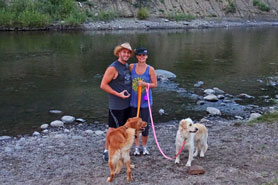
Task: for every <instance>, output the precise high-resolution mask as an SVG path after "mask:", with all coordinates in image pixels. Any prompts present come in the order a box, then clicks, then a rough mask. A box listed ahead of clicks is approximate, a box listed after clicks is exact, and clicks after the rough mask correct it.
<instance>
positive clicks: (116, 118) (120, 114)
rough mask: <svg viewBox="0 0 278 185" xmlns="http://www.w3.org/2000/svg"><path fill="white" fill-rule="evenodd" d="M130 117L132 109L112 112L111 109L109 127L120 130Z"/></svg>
mask: <svg viewBox="0 0 278 185" xmlns="http://www.w3.org/2000/svg"><path fill="white" fill-rule="evenodd" d="M129 116H130V108H129V107H128V108H126V109H124V110H111V109H109V115H108V126H109V127H112V128H118V127H120V126H123V125H124V124H125V123H126V121H127V120H128V118H129Z"/></svg>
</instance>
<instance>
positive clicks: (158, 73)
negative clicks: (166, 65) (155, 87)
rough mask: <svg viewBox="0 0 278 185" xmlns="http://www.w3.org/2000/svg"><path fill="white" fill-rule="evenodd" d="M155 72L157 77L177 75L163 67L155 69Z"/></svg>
mask: <svg viewBox="0 0 278 185" xmlns="http://www.w3.org/2000/svg"><path fill="white" fill-rule="evenodd" d="M155 72H156V76H157V78H158V79H163V80H164V79H174V78H176V77H177V76H176V75H175V74H174V73H172V72H170V71H166V70H163V69H157V70H155Z"/></svg>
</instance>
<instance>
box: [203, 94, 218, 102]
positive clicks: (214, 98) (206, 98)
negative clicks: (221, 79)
mask: <svg viewBox="0 0 278 185" xmlns="http://www.w3.org/2000/svg"><path fill="white" fill-rule="evenodd" d="M204 100H207V101H218V98H217V96H215V95H214V94H209V95H207V96H205V97H204Z"/></svg>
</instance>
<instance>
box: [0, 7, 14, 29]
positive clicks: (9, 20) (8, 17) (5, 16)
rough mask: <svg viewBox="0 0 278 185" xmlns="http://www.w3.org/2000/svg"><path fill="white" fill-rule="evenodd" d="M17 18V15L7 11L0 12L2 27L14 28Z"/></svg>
mask: <svg viewBox="0 0 278 185" xmlns="http://www.w3.org/2000/svg"><path fill="white" fill-rule="evenodd" d="M15 17H16V15H15V13H12V12H10V11H7V10H5V9H2V10H0V25H1V26H9V27H10V26H12V25H13V24H14V20H15Z"/></svg>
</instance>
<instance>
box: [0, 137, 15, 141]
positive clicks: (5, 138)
mask: <svg viewBox="0 0 278 185" xmlns="http://www.w3.org/2000/svg"><path fill="white" fill-rule="evenodd" d="M9 139H12V138H11V137H10V136H0V141H1V140H9Z"/></svg>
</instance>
